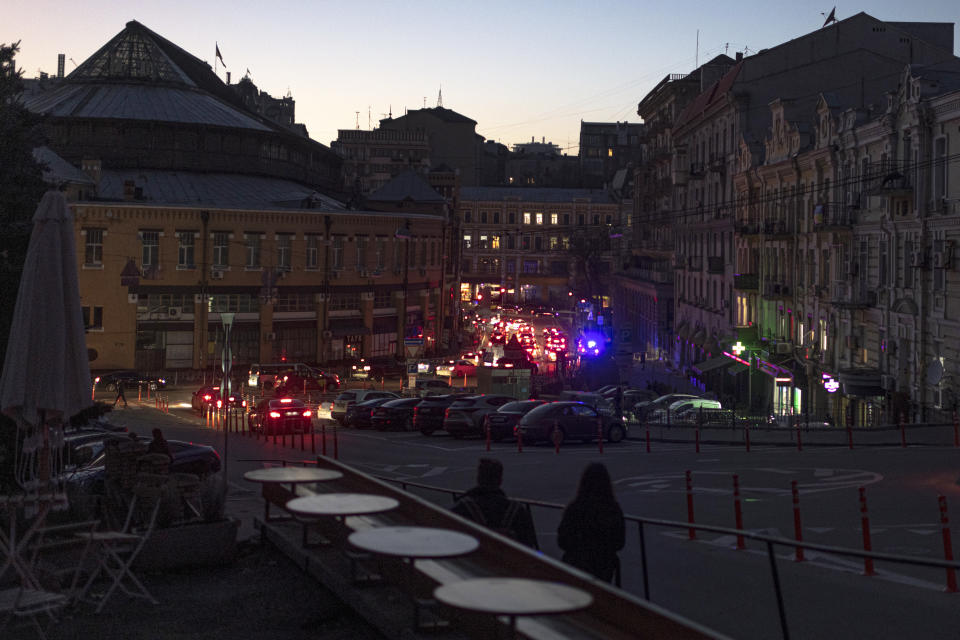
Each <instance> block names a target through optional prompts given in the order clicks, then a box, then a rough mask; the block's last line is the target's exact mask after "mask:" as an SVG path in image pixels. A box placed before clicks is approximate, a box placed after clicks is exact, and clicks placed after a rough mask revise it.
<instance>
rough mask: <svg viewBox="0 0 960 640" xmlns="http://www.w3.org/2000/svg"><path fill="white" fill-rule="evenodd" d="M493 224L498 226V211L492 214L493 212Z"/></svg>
mask: <svg viewBox="0 0 960 640" xmlns="http://www.w3.org/2000/svg"><path fill="white" fill-rule="evenodd" d="M493 224H500V212H499V211H494V212H493Z"/></svg>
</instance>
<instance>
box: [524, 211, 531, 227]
mask: <svg viewBox="0 0 960 640" xmlns="http://www.w3.org/2000/svg"><path fill="white" fill-rule="evenodd" d="M530 219H531V216H530V212H528V211H524V212H523V224H530Z"/></svg>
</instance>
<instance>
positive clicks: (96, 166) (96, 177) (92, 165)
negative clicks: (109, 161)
mask: <svg viewBox="0 0 960 640" xmlns="http://www.w3.org/2000/svg"><path fill="white" fill-rule="evenodd" d="M102 168H103V163H101V162H100V158H84V159H83V160H81V161H80V170H81V171H83V172H84V173H85V174H87V175H88V176H90V179H91V180H93V183H94V185H96V186H97V187H99V186H100V174H101V171H102Z"/></svg>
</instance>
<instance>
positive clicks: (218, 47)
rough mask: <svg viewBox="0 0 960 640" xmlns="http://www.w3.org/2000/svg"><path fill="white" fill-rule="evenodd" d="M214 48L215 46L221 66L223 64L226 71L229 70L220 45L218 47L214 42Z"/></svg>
mask: <svg viewBox="0 0 960 640" xmlns="http://www.w3.org/2000/svg"><path fill="white" fill-rule="evenodd" d="M213 46H214V48H215V49H216V50H217V57H218V58H220V64H222V65H223V68H224V69H226V68H227V63H226V62H224V61H223V56H222V55H220V45H218V44H217V43H216V42H214V43H213Z"/></svg>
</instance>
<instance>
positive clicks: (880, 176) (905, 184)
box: [867, 161, 913, 197]
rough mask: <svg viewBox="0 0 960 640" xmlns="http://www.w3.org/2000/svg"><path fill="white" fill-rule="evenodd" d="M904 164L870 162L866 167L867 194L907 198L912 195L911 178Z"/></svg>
mask: <svg viewBox="0 0 960 640" xmlns="http://www.w3.org/2000/svg"><path fill="white" fill-rule="evenodd" d="M905 164H906V163H900V162H890V161H888V162H872V163H870V164H869V165H867V184H868V185H869V189H868V194H869V195H875V196H891V197H897V196H899V197H908V196H910V195H912V194H913V178H912V176H911V175H910V169H908V168H907V167H906V166H905Z"/></svg>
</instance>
